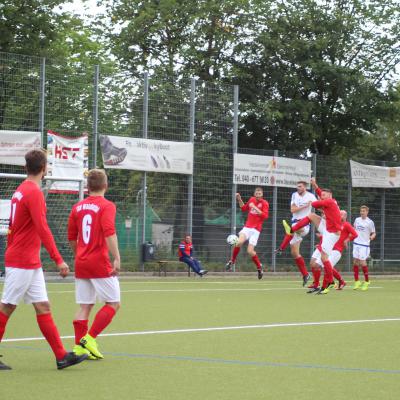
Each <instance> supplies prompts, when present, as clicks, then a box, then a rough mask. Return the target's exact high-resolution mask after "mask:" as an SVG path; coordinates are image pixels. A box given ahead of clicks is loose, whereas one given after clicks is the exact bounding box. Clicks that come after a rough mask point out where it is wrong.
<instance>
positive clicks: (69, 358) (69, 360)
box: [57, 352, 88, 369]
mask: <svg viewBox="0 0 400 400" xmlns="http://www.w3.org/2000/svg"><path fill="white" fill-rule="evenodd" d="M87 358H88V355H87V354H82V355H80V356H78V355H76V354H75V353H72V352H71V353H67V354H66V355H65V356H64V358H62V359H61V360H57V369H64V368H68V367H71V366H72V365H75V364H79V363H81V362H82V361H85V360H86V359H87Z"/></svg>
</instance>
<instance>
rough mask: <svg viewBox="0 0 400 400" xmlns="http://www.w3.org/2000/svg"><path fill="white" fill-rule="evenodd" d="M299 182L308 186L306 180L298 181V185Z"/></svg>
mask: <svg viewBox="0 0 400 400" xmlns="http://www.w3.org/2000/svg"><path fill="white" fill-rule="evenodd" d="M299 184H302V185H304V186H307V182H306V181H298V182H297V185H299Z"/></svg>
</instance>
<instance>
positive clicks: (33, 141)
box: [0, 130, 40, 165]
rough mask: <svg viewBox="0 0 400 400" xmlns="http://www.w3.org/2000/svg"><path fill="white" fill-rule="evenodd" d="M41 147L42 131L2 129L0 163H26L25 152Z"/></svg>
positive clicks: (0, 133)
mask: <svg viewBox="0 0 400 400" xmlns="http://www.w3.org/2000/svg"><path fill="white" fill-rule="evenodd" d="M35 148H40V132H24V131H2V130H0V164H7V165H25V154H26V153H27V152H28V151H29V150H32V149H35Z"/></svg>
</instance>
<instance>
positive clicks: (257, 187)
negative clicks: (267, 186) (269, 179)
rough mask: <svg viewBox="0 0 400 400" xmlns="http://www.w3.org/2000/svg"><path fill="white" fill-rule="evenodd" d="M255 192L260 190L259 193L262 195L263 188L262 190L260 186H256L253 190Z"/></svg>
mask: <svg viewBox="0 0 400 400" xmlns="http://www.w3.org/2000/svg"><path fill="white" fill-rule="evenodd" d="M256 190H261V191H262V192H263V193H264V190H263V188H262V187H261V186H256V188H255V189H254V191H256Z"/></svg>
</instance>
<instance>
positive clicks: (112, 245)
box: [106, 234, 121, 275]
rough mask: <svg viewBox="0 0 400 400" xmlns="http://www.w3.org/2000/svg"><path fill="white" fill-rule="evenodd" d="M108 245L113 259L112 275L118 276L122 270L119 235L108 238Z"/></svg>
mask: <svg viewBox="0 0 400 400" xmlns="http://www.w3.org/2000/svg"><path fill="white" fill-rule="evenodd" d="M106 243H107V247H108V251H109V252H110V253H111V255H112V257H113V270H112V273H111V274H112V275H118V274H119V271H120V269H121V258H120V255H119V250H118V238H117V235H115V234H114V235H111V236H108V237H106Z"/></svg>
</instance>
